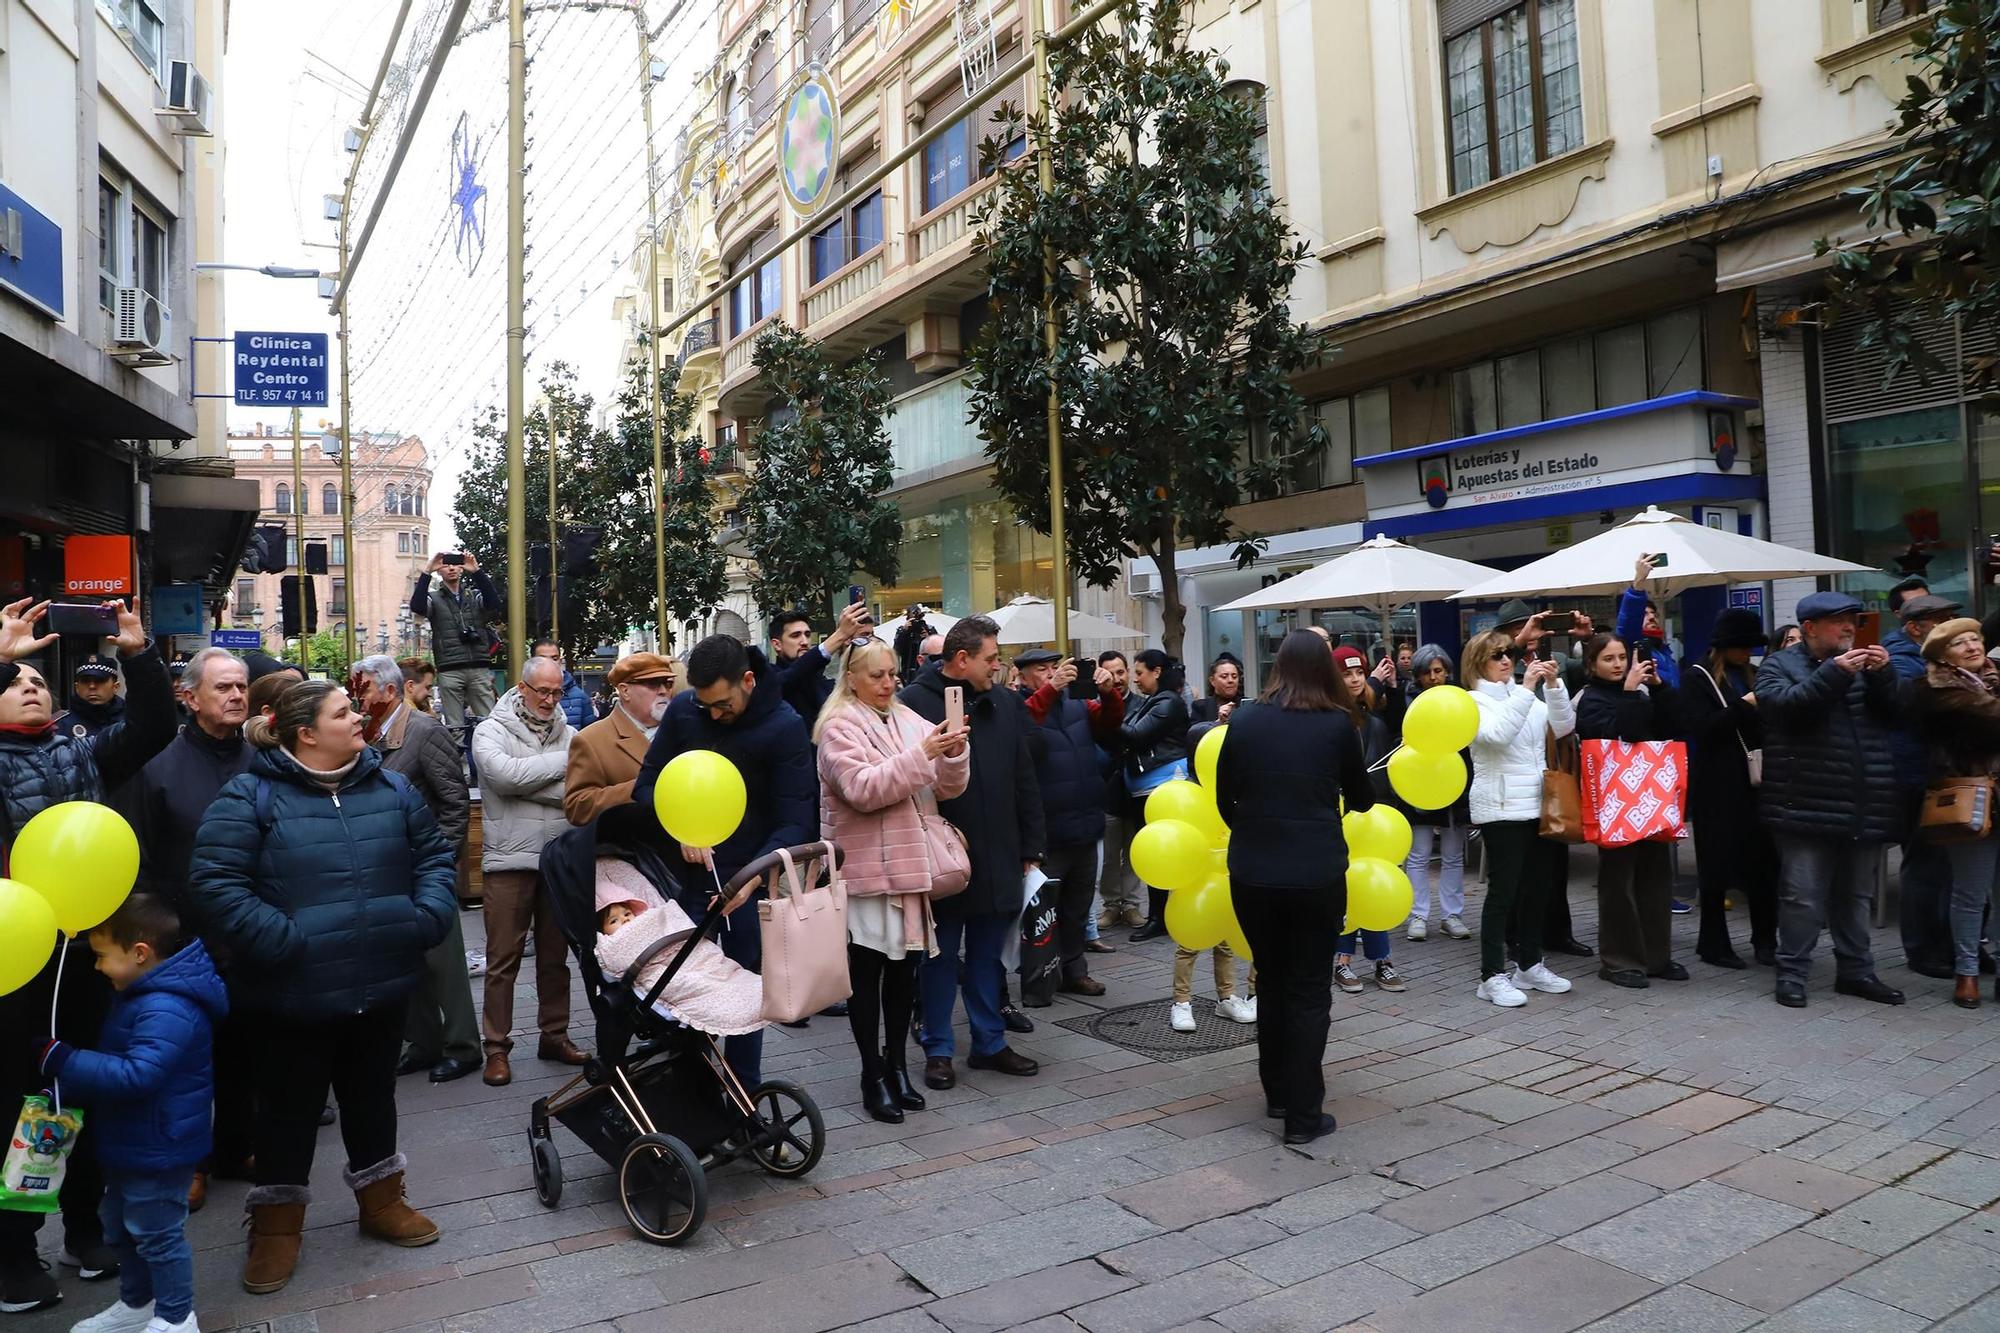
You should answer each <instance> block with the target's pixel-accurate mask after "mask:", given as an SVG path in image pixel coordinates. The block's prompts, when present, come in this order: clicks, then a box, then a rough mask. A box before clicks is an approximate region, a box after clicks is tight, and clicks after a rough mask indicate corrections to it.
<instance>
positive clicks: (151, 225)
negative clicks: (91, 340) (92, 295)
mask: <svg viewBox="0 0 2000 1333" xmlns="http://www.w3.org/2000/svg"><path fill="white" fill-rule="evenodd" d="M166 217H167V215H166V213H165V211H164V210H162V209H160V208H159V207H157V206H155V205H154V204H152V203H151V202H149V201H147V200H145V199H143V198H142V197H141V196H140V195H139V192H138V191H137V190H136V189H135V188H133V186H132V184H131V182H130V181H128V180H126V179H125V177H124V176H123V175H122V174H119V173H117V172H116V171H115V170H113V169H111V168H110V167H109V166H108V165H107V168H106V170H105V171H104V173H103V174H102V175H100V176H99V177H98V180H97V303H98V304H99V305H101V306H103V307H104V308H105V309H106V310H115V309H117V304H118V289H119V288H120V287H137V288H139V289H140V290H141V291H144V292H147V293H149V294H150V295H151V296H152V297H153V298H154V299H155V300H157V301H159V303H160V305H161V307H162V308H163V309H164V308H165V307H166V306H167V304H168V302H167V296H168V288H167V260H168V255H169V248H168V247H169V244H170V231H169V224H168V222H167V221H166Z"/></svg>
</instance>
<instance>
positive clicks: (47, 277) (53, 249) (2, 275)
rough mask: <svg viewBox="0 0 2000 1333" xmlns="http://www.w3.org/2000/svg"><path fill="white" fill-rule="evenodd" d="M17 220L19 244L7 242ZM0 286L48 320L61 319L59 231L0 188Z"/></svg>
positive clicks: (6, 190) (61, 290) (60, 229)
mask: <svg viewBox="0 0 2000 1333" xmlns="http://www.w3.org/2000/svg"><path fill="white" fill-rule="evenodd" d="M16 218H19V219H20V230H21V241H20V245H19V246H18V247H16V246H15V245H14V243H13V242H12V240H11V239H10V238H11V237H12V236H13V234H14V226H13V224H14V220H15V219H16ZM0 287H4V288H6V289H7V290H8V291H10V292H13V293H14V294H15V295H16V296H19V297H21V298H22V299H23V300H25V301H27V302H28V304H30V305H32V306H34V307H35V308H36V309H37V310H40V311H41V312H42V313H43V314H45V315H47V316H49V317H50V318H52V319H61V318H62V317H63V246H62V228H61V227H58V226H57V225H56V224H55V222H54V221H52V220H51V219H49V218H47V217H44V216H43V215H42V214H40V213H38V212H36V211H35V210H34V209H32V208H30V207H29V206H28V201H27V200H26V199H23V198H22V197H21V196H20V195H18V194H15V193H14V192H13V191H12V190H10V189H8V188H7V187H6V186H4V185H0Z"/></svg>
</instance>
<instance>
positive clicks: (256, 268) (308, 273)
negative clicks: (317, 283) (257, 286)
mask: <svg viewBox="0 0 2000 1333" xmlns="http://www.w3.org/2000/svg"><path fill="white" fill-rule="evenodd" d="M195 268H196V269H198V270H200V271H201V272H203V273H213V272H216V271H218V270H227V271H229V272H233V273H261V274H263V275H264V276H265V277H267V278H317V277H318V276H319V275H320V274H319V270H318V269H316V268H293V267H291V266H290V265H288V264H210V263H198V264H196V265H195Z"/></svg>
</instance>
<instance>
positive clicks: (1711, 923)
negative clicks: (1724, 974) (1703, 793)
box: [1694, 806, 1778, 958]
mask: <svg viewBox="0 0 2000 1333" xmlns="http://www.w3.org/2000/svg"><path fill="white" fill-rule="evenodd" d="M1748 815H1749V817H1748V818H1745V819H1731V818H1729V817H1728V816H1726V815H1717V814H1709V815H1696V816H1695V821H1694V873H1695V880H1696V882H1697V883H1698V884H1699V885H1700V895H1701V934H1700V935H1699V937H1698V938H1697V939H1696V941H1695V952H1696V953H1698V954H1699V955H1701V956H1702V957H1703V958H1708V957H1711V956H1719V955H1722V954H1727V953H1734V952H1735V951H1736V946H1735V945H1734V944H1733V943H1731V942H1730V939H1729V913H1728V912H1727V911H1726V910H1724V908H1723V905H1722V904H1723V900H1724V899H1725V898H1727V897H1728V896H1729V893H1730V890H1732V889H1734V890H1735V891H1736V892H1737V893H1739V894H1741V895H1742V896H1743V899H1744V901H1745V902H1746V903H1748V904H1749V907H1750V947H1751V948H1752V949H1776V948H1777V947H1778V844H1777V843H1775V842H1773V841H1772V840H1771V831H1770V830H1769V829H1767V828H1765V827H1764V824H1763V822H1762V821H1761V820H1759V819H1758V818H1757V812H1756V810H1755V808H1754V806H1753V808H1752V809H1751V810H1750V811H1749V812H1748Z"/></svg>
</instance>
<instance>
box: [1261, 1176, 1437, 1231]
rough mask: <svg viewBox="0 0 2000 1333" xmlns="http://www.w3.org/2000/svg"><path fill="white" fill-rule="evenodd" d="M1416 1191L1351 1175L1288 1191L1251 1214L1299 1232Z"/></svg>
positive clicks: (1362, 1211)
mask: <svg viewBox="0 0 2000 1333" xmlns="http://www.w3.org/2000/svg"><path fill="white" fill-rule="evenodd" d="M1415 1192H1416V1191H1415V1190H1414V1189H1413V1188H1412V1187H1410V1186H1408V1185H1405V1184H1402V1183H1400V1182H1398V1181H1393V1180H1384V1179H1383V1178H1382V1177H1380V1176H1376V1175H1369V1174H1362V1175H1349V1176H1346V1177H1344V1178H1342V1179H1339V1180H1333V1181H1329V1182H1328V1183H1326V1184H1324V1185H1316V1186H1314V1187H1313V1188H1311V1189H1309V1190H1302V1191H1300V1192H1299V1193H1297V1194H1288V1195H1286V1196H1285V1197H1284V1198H1282V1199H1279V1200H1278V1201H1277V1202H1275V1203H1273V1204H1270V1205H1269V1206H1267V1207H1264V1208H1259V1209H1258V1210H1257V1211H1256V1212H1255V1213H1254V1214H1252V1216H1254V1217H1258V1218H1261V1219H1263V1220H1264V1221H1267V1222H1270V1223H1271V1224H1272V1225H1274V1226H1277V1227H1281V1228H1283V1229H1284V1230H1286V1231H1288V1232H1292V1233H1295V1234H1296V1233H1298V1232H1304V1231H1311V1230H1312V1229H1313V1228H1314V1227H1319V1226H1325V1225H1326V1224H1327V1223H1328V1222H1338V1221H1339V1220H1340V1219H1341V1218H1343V1217H1351V1216H1353V1215H1354V1214H1355V1213H1365V1212H1368V1211H1369V1210H1371V1209H1374V1208H1379V1207H1380V1206H1381V1205H1382V1204H1383V1203H1384V1202H1386V1201H1387V1200H1390V1199H1400V1198H1403V1197H1405V1196H1407V1195H1410V1194H1414V1193H1415Z"/></svg>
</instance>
